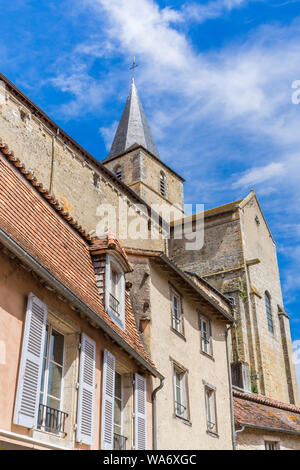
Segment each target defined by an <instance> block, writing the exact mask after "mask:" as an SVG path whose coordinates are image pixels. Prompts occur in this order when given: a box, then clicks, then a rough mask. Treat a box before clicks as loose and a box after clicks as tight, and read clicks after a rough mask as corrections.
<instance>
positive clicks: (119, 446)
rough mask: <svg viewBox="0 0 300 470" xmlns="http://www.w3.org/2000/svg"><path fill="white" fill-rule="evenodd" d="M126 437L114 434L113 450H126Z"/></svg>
mask: <svg viewBox="0 0 300 470" xmlns="http://www.w3.org/2000/svg"><path fill="white" fill-rule="evenodd" d="M126 441H127V437H125V436H121V435H120V434H116V433H114V450H126Z"/></svg>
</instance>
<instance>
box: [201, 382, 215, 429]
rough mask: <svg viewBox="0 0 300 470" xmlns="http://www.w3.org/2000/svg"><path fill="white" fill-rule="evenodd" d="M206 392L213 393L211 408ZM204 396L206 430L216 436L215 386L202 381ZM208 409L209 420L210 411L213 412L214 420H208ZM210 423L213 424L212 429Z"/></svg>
mask: <svg viewBox="0 0 300 470" xmlns="http://www.w3.org/2000/svg"><path fill="white" fill-rule="evenodd" d="M208 393H210V394H212V395H213V409H211V408H210V406H209V405H210V403H211V401H210V400H209V399H208V396H207V395H208ZM204 398H205V417H206V432H207V433H208V434H213V435H216V436H218V417H217V397H216V387H214V386H213V385H210V384H207V383H206V382H205V383H204ZM208 411H210V413H209V414H210V420H211V415H212V414H211V411H213V413H214V416H213V417H214V421H212V420H211V421H209V416H208ZM209 422H210V423H212V424H213V425H214V429H211V428H210V427H209V424H208V423H209Z"/></svg>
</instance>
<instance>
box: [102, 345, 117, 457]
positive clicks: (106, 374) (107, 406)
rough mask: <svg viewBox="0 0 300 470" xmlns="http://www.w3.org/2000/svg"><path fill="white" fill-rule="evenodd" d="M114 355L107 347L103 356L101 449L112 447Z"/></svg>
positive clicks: (110, 448)
mask: <svg viewBox="0 0 300 470" xmlns="http://www.w3.org/2000/svg"><path fill="white" fill-rule="evenodd" d="M115 363H116V361H115V356H113V354H111V353H110V352H109V351H107V349H105V350H104V356H103V372H102V373H103V380H102V422H101V449H103V450H112V449H113V432H114V399H115Z"/></svg>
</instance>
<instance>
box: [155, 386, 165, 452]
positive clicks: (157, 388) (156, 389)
mask: <svg viewBox="0 0 300 470" xmlns="http://www.w3.org/2000/svg"><path fill="white" fill-rule="evenodd" d="M164 382H165V378H164V377H161V378H160V384H159V386H158V387H156V388H155V389H154V390H153V392H152V441H153V450H157V430H156V424H157V423H156V394H157V392H158V391H159V390H160V389H162V388H163V386H164Z"/></svg>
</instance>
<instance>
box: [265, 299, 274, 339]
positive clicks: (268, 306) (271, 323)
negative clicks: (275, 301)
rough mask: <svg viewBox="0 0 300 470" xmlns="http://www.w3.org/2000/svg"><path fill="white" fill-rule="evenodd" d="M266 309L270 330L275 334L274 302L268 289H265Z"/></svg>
mask: <svg viewBox="0 0 300 470" xmlns="http://www.w3.org/2000/svg"><path fill="white" fill-rule="evenodd" d="M265 309H266V316H267V326H268V331H269V332H270V333H272V334H273V335H274V333H275V328H274V319H273V314H272V303H271V296H270V294H269V292H268V291H265Z"/></svg>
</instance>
